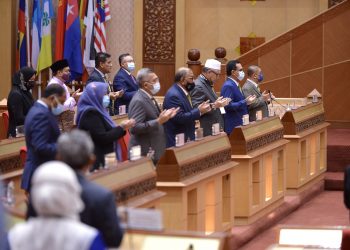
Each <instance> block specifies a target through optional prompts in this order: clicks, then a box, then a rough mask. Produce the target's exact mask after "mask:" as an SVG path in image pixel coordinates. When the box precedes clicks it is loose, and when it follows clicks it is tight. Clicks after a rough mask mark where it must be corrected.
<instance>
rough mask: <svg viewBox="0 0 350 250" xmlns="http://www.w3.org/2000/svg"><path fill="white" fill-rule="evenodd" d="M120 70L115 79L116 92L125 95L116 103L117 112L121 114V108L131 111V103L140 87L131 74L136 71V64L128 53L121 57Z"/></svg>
mask: <svg viewBox="0 0 350 250" xmlns="http://www.w3.org/2000/svg"><path fill="white" fill-rule="evenodd" d="M119 65H120V69H119V71H118V72H117V74H116V75H115V77H114V80H113V88H114V91H121V90H123V91H124V95H123V96H122V97H121V98H119V99H118V100H117V101H116V102H115V111H116V112H119V107H120V106H122V105H125V106H126V112H128V110H129V103H130V101H131V99H132V97H133V96H134V95H135V93H136V91H137V90H138V89H139V86H138V84H137V82H136V79H135V77H134V76H133V75H132V74H131V73H132V72H133V71H134V70H135V62H134V59H133V58H132V56H131V55H130V54H128V53H126V54H121V55H120V56H119Z"/></svg>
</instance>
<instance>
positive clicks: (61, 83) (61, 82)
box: [52, 76, 66, 86]
mask: <svg viewBox="0 0 350 250" xmlns="http://www.w3.org/2000/svg"><path fill="white" fill-rule="evenodd" d="M52 78H53V81H54V82H57V83H58V84H59V85H61V86H64V85H66V84H65V83H64V82H63V81H61V79H59V78H57V77H56V76H54V77H52Z"/></svg>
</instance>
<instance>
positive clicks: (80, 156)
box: [57, 129, 94, 170]
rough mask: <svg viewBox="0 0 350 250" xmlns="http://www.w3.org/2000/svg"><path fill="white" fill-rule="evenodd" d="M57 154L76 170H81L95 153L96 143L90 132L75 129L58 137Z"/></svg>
mask: <svg viewBox="0 0 350 250" xmlns="http://www.w3.org/2000/svg"><path fill="white" fill-rule="evenodd" d="M57 154H58V155H59V156H60V160H61V161H63V162H65V163H66V164H68V165H69V166H71V167H72V168H73V169H75V170H80V169H82V168H83V167H85V166H86V164H88V163H89V161H90V159H91V156H92V155H93V154H94V143H93V142H92V140H91V137H90V135H89V134H88V133H86V132H85V131H82V130H78V129H73V130H72V131H70V132H67V133H63V134H61V135H60V137H59V138H58V141H57Z"/></svg>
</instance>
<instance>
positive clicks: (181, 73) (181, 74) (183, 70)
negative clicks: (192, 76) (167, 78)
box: [175, 67, 189, 82]
mask: <svg viewBox="0 0 350 250" xmlns="http://www.w3.org/2000/svg"><path fill="white" fill-rule="evenodd" d="M188 70H189V69H188V68H185V67H182V68H179V69H178V70H177V71H176V73H175V82H180V81H181V79H182V78H183V77H185V76H186V74H187V72H188Z"/></svg>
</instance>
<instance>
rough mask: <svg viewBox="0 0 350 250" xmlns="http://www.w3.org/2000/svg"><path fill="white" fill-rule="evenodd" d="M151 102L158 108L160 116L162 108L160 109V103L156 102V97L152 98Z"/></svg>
mask: <svg viewBox="0 0 350 250" xmlns="http://www.w3.org/2000/svg"><path fill="white" fill-rule="evenodd" d="M151 100H152V101H153V103H154V105H155V106H156V108H157V110H158V112H159V114H160V113H161V111H160V108H159V105H158V102H157V101H156V99H154V97H152V98H151Z"/></svg>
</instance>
